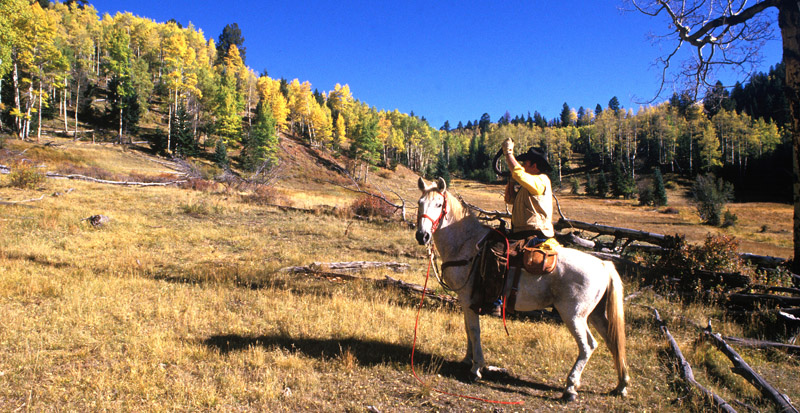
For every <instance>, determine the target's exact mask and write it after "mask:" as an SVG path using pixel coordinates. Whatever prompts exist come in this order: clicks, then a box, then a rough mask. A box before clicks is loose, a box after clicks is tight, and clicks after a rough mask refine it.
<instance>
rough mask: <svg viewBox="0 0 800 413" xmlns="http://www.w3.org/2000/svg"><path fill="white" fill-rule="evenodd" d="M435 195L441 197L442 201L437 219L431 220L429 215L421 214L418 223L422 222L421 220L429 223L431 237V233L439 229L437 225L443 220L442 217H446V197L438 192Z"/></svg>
mask: <svg viewBox="0 0 800 413" xmlns="http://www.w3.org/2000/svg"><path fill="white" fill-rule="evenodd" d="M437 194H438V195H439V196H441V197H442V199H444V201H442V210H441V212H440V213H439V217H438V218H436V219H433V218H431V216H430V215H428V214H424V213H423V214H422V216H421V217H420V218H419V220H420V222H421V221H422V219H427V220H428V221H430V222H431V236H433V233H434V232H436V229H438V228H439V225H440V224H441V223H442V220H444V217H445V216H446V215H447V195H446V194H445V193H439V192H437Z"/></svg>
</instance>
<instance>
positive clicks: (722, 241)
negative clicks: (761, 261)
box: [657, 234, 752, 286]
mask: <svg viewBox="0 0 800 413" xmlns="http://www.w3.org/2000/svg"><path fill="white" fill-rule="evenodd" d="M675 240H676V242H675V246H674V247H672V248H670V249H669V250H668V252H666V253H665V254H663V255H662V256H661V258H660V260H659V262H658V263H657V266H658V267H659V268H660V269H661V270H665V271H667V272H668V273H672V274H675V275H676V276H678V277H680V278H681V283H682V284H683V285H684V286H686V285H691V283H692V281H693V280H692V279H691V277H690V276H689V274H691V273H692V271H696V270H705V271H716V272H742V273H749V272H751V271H752V270H750V269H749V268H747V267H746V266H745V263H744V261H743V260H742V258H741V257H740V256H739V252H738V250H739V241H738V240H737V239H736V238H735V237H733V236H728V235H724V234H722V235H712V234H708V235H707V236H706V239H705V241H704V242H703V244H702V245H690V244H687V243H686V240H685V239H684V238H683V237H677V236H676V238H675Z"/></svg>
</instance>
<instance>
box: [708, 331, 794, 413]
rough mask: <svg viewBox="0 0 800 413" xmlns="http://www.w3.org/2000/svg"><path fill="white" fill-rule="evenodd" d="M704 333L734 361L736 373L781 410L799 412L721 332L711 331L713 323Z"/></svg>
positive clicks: (733, 369)
mask: <svg viewBox="0 0 800 413" xmlns="http://www.w3.org/2000/svg"><path fill="white" fill-rule="evenodd" d="M703 335H704V336H705V337H707V338H709V339H711V343H712V344H714V346H715V347H717V348H718V349H719V350H720V351H721V352H722V353H723V354H725V355H726V356H727V357H728V359H729V360H730V361H731V362H732V363H733V368H731V371H733V372H734V373H736V374H738V375H740V376H742V377H744V378H745V379H746V380H747V381H748V382H750V384H752V385H753V386H754V387H755V388H756V389H758V391H760V392H761V394H762V395H763V396H764V397H765V398H767V399H769V400H772V402H773V403H775V404H777V405H778V406H779V407H780V411H781V412H794V413H797V409H795V408H794V406H792V403H791V402H790V401H789V398H788V397H786V395H784V394H783V393H781V392H779V391H778V390H776V389H775V388H774V387H772V385H770V384H769V383H767V381H766V380H764V378H763V377H761V376H760V375H759V374H758V373H756V372H755V371H754V370H753V369H752V368H751V367H750V365H749V364H747V362H745V361H744V359H743V358H742V357H741V356H740V355H739V353H737V352H736V350H734V349H733V348H731V346H729V345H728V343H726V342H725V340H723V339H722V337H721V336H720V335H719V333H713V332H712V331H711V325H710V324H709V327H708V329H706V330H705V331H703Z"/></svg>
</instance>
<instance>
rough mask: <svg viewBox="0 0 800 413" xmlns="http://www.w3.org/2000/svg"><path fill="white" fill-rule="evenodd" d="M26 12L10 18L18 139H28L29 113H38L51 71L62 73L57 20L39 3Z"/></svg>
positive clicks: (63, 68) (63, 64) (62, 62)
mask: <svg viewBox="0 0 800 413" xmlns="http://www.w3.org/2000/svg"><path fill="white" fill-rule="evenodd" d="M26 12H27V13H23V14H21V15H18V16H14V23H13V24H14V26H15V27H16V28H17V30H18V31H17V34H18V36H17V39H16V41H15V45H14V46H15V47H14V49H12V58H13V64H14V69H13V76H12V79H13V80H14V103H15V108H14V109H13V110H12V111H11V114H12V115H13V116H14V117H16V122H17V124H16V126H17V136H18V137H19V138H21V139H28V137H29V136H30V124H31V119H32V113H33V112H39V113H41V107H42V103H43V99H44V98H45V96H44V95H43V93H42V89H43V85H44V83H45V82H47V81H48V80H50V78H51V74H52V73H53V71H55V70H59V71H65V70H66V61H65V60H64V58H63V55H62V54H61V52H60V51H59V50H58V48H57V47H56V46H55V38H56V35H57V33H58V25H59V23H60V17H59V16H57V15H56V14H55V12H54V11H53V12H51V11H48V10H44V9H42V8H41V7H40V6H39V3H33V4H32V5H31V6H30V7H29V8H28V9H27V10H26ZM62 66H63V67H62ZM20 76H22V77H20ZM37 104H38V108H37ZM40 123H41V122H40ZM37 136H38V135H37Z"/></svg>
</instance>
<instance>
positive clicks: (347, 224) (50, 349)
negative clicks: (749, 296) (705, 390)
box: [0, 137, 800, 411]
mask: <svg viewBox="0 0 800 413" xmlns="http://www.w3.org/2000/svg"><path fill="white" fill-rule="evenodd" d="M281 146H282V148H283V149H282V155H281V156H282V159H283V163H284V165H285V169H284V171H283V174H282V178H281V179H280V180H279V181H278V182H277V184H276V187H277V189H276V191H278V192H279V193H280V196H274V195H270V196H268V197H267V198H268V199H266V200H267V201H269V202H266V203H265V202H263V201H264V200H265V199H263V198H259V197H254V196H253V193H252V192H251V189H249V188H248V187H247V186H237V185H234V184H232V183H226V184H222V183H219V184H213V183H210V182H208V183H207V184H203V185H201V184H200V181H198V182H194V183H193V184H192V185H190V186H183V187H176V186H166V187H163V186H153V187H128V186H121V185H109V184H99V183H95V182H86V181H82V180H76V179H46V180H44V181H41V182H39V183H38V184H37V185H35V186H34V187H31V188H24V189H21V188H16V187H9V186H6V185H5V183H6V182H7V179H8V174H3V175H0V180H2V183H3V185H0V201H2V202H0V214H1V215H0V233H2V234H3V236H2V237H0V312H2V314H3V315H4V316H3V328H2V329H0V343H3V345H2V346H0V347H1V348H0V381H2V383H3V386H0V409H2V410H9V411H10V410H16V409H31V410H51V409H54V408H56V406H58V408H59V409H64V410H74V411H86V410H169V411H171V410H215V411H231V410H237V411H308V410H313V411H363V410H365V409H367V408H368V407H369V406H373V407H372V408H373V410H379V411H466V410H476V409H477V410H485V409H490V408H492V406H489V405H486V404H483V403H481V402H477V401H474V400H469V399H462V398H458V397H452V396H443V395H439V394H438V393H435V392H432V390H431V388H430V387H429V386H434V387H436V388H437V389H441V390H445V391H448V392H451V393H457V394H464V395H469V396H478V397H482V398H487V399H492V400H502V401H523V402H524V403H525V404H524V405H521V406H517V407H515V408H514V409H513V410H514V411H562V410H563V409H564V408H565V406H564V405H563V404H562V403H561V402H559V401H558V398H559V397H560V393H561V390H562V386H563V383H564V375H565V374H566V371H568V369H569V367H570V366H571V364H572V362H573V360H574V342H573V341H572V340H573V339H572V337H571V336H570V335H569V333H568V331H567V330H566V329H565V328H564V327H563V326H561V325H559V324H557V323H554V322H551V321H532V322H525V321H524V320H522V319H516V318H515V319H511V320H508V328H509V330H510V332H511V335H510V336H506V333H505V330H504V327H503V324H502V321H501V320H498V319H493V318H486V319H485V320H483V323H482V334H483V337H484V345H485V351H486V354H487V357H488V359H489V361H490V363H495V364H498V365H501V366H503V367H506V368H508V369H509V372H508V373H506V374H500V375H497V376H492V375H488V376H487V378H486V379H485V380H484V381H481V382H479V383H476V384H469V383H468V381H467V380H466V377H465V375H464V373H465V371H466V368H464V367H462V366H461V365H460V364H459V363H458V360H460V359H461V357H463V348H464V341H465V340H464V335H463V331H464V327H463V316H462V315H461V314H460V313H459V312H458V311H454V309H453V308H452V307H449V306H446V305H444V306H443V305H441V304H437V303H436V302H429V303H428V304H426V305H425V306H424V307H423V308H422V311H421V319H420V328H419V333H420V336H419V341H418V342H417V347H416V356H415V357H416V372H417V374H418V375H419V376H420V377H421V379H422V380H424V382H425V383H426V384H425V385H422V384H420V383H418V382H417V381H416V380H415V379H414V378H413V376H412V374H411V366H410V363H409V361H410V359H409V355H410V353H411V347H412V333H413V331H414V328H415V317H416V311H417V304H418V303H419V301H418V296H411V295H407V294H405V293H403V292H401V291H399V290H396V289H386V288H382V287H381V284H380V283H379V282H378V280H382V279H384V277H385V276H386V275H389V276H391V277H393V278H398V279H400V280H403V281H405V282H408V283H415V284H423V283H424V282H425V273H426V260H425V254H424V248H422V247H420V246H419V245H417V243H416V241H415V240H414V236H413V231H411V230H409V229H408V228H407V227H406V226H404V225H399V224H396V223H391V222H388V223H387V222H383V221H380V220H378V221H373V222H369V221H364V220H360V219H355V218H354V217H352V216H351V215H349V214H347V213H346V212H344V211H342V210H339V212H336V213H333V214H330V213H323V212H321V211H322V209H321V208H314V207H315V206H319V205H329V206H347V205H349V204H350V203H351V202H352V201H353V200H354V199H356V198H357V197H358V196H359V194H357V193H354V192H352V191H348V190H346V189H343V188H341V187H339V186H335V185H331V184H328V183H325V182H323V180H324V181H333V182H338V183H341V184H342V185H347V184H348V180H347V179H346V178H345V177H343V176H341V175H338V174H336V173H335V171H336V170H338V167H334V166H333V165H335V164H338V165H339V166H340V167H343V166H345V163H346V160H343V159H342V158H336V157H332V156H330V155H329V154H327V153H326V152H318V151H317V150H316V149H314V148H311V147H309V146H307V145H305V144H303V143H300V142H298V141H295V140H292V139H284V140H282V141H281ZM22 158H25V159H28V160H32V161H34V162H33V163H34V164H35V165H39V166H42V168H37V169H43V170H59V169H62V168H63V169H64V171H65V172H66V171H67V170H71V171H73V173H81V174H84V175H97V177H102V178H104V179H111V180H131V179H130V178H135V179H134V180H137V181H145V180H148V181H159V182H165V181H173V180H176V179H180V178H181V175H179V174H178V172H179V171H180V170H181V167H180V165H178V164H176V163H174V162H171V161H169V160H166V159H163V158H159V157H154V156H152V155H150V154H149V153H148V152H147V151H146V150H143V149H142V148H135V147H123V146H119V145H105V144H103V145H101V144H91V143H85V142H73V141H71V140H67V139H61V138H49V137H48V138H46V139H43V140H42V142H40V144H31V143H22V142H19V141H17V140H14V139H10V140H7V141H6V148H5V149H3V150H2V152H0V159H2V161H0V164H3V165H17V164H18V163H17V162H18V161H20V160H21V159H22ZM195 162H196V163H197V165H199V167H200V168H201V169H202V168H210V165H209V164H210V163H209V162H208V161H206V160H203V159H198V160H195ZM12 167H16V166H12ZM371 176H372V177H373V178H374V181H372V180H371V182H372V184H371V185H372V186H371V187H369V188H371V189H372V190H376V191H377V190H378V189H381V190H382V191H383V192H384V193H386V194H387V196H388V197H389V198H390V199H393V198H392V195H391V192H390V191H396V192H397V193H398V194H400V196H401V197H403V199H405V201H406V203H407V205H408V206H409V212H410V218H411V219H413V216H414V211H413V209H411V207H413V206H414V205H415V201H416V198H417V196H418V195H417V193H418V190H417V189H416V179H417V178H416V176H415V175H414V174H413V173H411V172H409V171H407V170H405V169H403V168H402V167H398V169H397V171H388V170H376V171H374V172H373V173H371ZM190 187H194V188H195V189H190ZM361 187H362V188H368V187H367V186H364V185H362V186H361ZM452 189H453V191H455V192H458V193H459V194H461V195H463V196H464V197H465V198H466V199H469V200H470V202H472V203H475V204H478V205H481V206H483V207H484V208H487V209H492V208H499V207H500V205H498V203H499V190H500V189H501V187H500V186H487V185H483V184H476V183H474V182H470V181H461V180H456V181H454V183H453V185H452ZM673 196H675V194H673ZM560 199H561V201H562V208H563V209H564V210H565V213H566V214H568V215H569V216H570V217H572V218H575V219H584V220H588V221H602V222H604V223H607V224H619V225H624V226H626V227H634V228H637V227H638V226H639V224H641V225H642V227H644V228H659V227H658V225H664V227H663V228H665V230H664V232H666V233H669V232H671V231H674V230H675V229H678V228H682V229H685V230H688V229H691V228H694V227H697V226H696V225H693V223H692V220H696V218H694V217H693V215H692V214H691V213H690V207H689V206H688V205H681V204H679V203H678V202H677V201H674V204H675V205H676V206H675V208H677V209H678V210H679V213H678V214H674V215H667V214H661V213H659V212H656V211H652V210H651V208H650V209H648V208H644V207H636V206H633V205H632V203H631V202H629V201H623V200H616V201H608V200H595V199H588V198H585V197H583V196H572V195H567V194H562V195H560ZM276 201H279V202H281V203H283V204H285V205H292V206H295V207H297V208H304V209H313V210H315V211H318V212H314V211H312V212H304V211H299V210H286V209H281V208H279V207H276V206H274V203H275V202H276ZM745 207H746V206H743V208H745ZM778 210H779V213H781V214H784V213H787V212H786V211H785V210H782V209H780V208H778ZM97 214H102V215H105V216H108V217H109V218H110V221H109V222H108V223H107V224H106V225H105V226H99V227H94V226H93V225H92V224H90V221H89V220H87V219H86V218H89V217H91V216H93V215H97ZM601 214H602V215H601ZM746 216H747V215H745V214H742V218H741V219H742V221H745V219H746ZM592 217H594V218H592ZM599 218H602V220H601V219H599ZM662 221H663V222H662ZM740 222H741V221H740ZM762 222H763V221H762ZM771 222H774V221H771ZM787 222H788V221H787ZM758 224H759V223H756V222H752V223H747V224H746V225H747V227H745V228H748V227H749V226H756V225H758ZM742 225H744V222H742ZM768 225H769V228H773V227H772V225H773V224H772V223H770V224H768ZM698 228H700V230H699V231H698V236H699V237H701V238H702V237H703V236H704V232H705V231H702V229H703V228H704V227H698ZM774 228H781V227H779V226H776V227H774ZM778 235H780V234H778ZM787 237H788V235H787ZM773 244H774V241H771V240H767V242H765V241H764V240H762V241H761V242H760V243H759V244H758V245H762V246H764V248H766V249H770V248H777V246H775V245H773ZM342 261H383V262H387V261H399V262H405V263H408V264H409V265H410V269H409V270H408V271H405V272H401V273H394V272H390V273H387V272H386V271H381V270H371V271H366V272H363V273H361V274H359V275H358V276H359V277H363V279H355V280H351V281H347V280H348V278H347V277H345V276H341V277H332V276H327V277H324V276H314V275H303V274H292V273H286V272H282V271H280V269H282V268H285V267H290V266H305V265H309V264H310V263H312V262H323V263H324V262H342ZM625 283H626V294H628V295H629V296H630V297H632V298H631V300H630V301H629V302H628V304H627V305H626V312H627V319H628V320H627V321H628V323H629V325H630V326H631V327H630V328H629V329H628V337H629V342H628V353H629V354H630V359H629V363H630V366H631V372H632V373H631V375H632V386H631V388H630V396H629V397H628V398H627V399H621V398H617V397H613V396H610V395H608V394H606V392H608V391H610V390H611V388H612V387H613V384H612V383H613V382H614V373H613V369H612V368H611V356H610V354H609V352H608V351H607V349H606V348H605V347H604V346H603V347H601V348H600V349H599V350H598V351H597V352H596V353H595V354H596V355H595V356H594V357H593V358H592V361H591V362H590V363H589V367H588V368H587V370H586V372H585V374H584V376H583V383H584V384H583V386H584V387H583V388H582V390H581V392H580V397H579V400H578V401H577V402H575V403H574V404H572V405H570V406H569V408H571V409H572V408H574V409H576V410H584V411H608V410H614V411H644V410H658V411H687V410H688V411H702V410H704V409H705V408H706V407H707V406H706V405H705V403H704V402H703V401H702V399H700V398H694V397H691V396H689V395H688V393H687V392H686V391H685V390H683V387H682V386H681V385H679V384H678V381H677V375H676V373H675V370H673V368H672V367H671V363H670V362H669V361H668V358H666V357H665V355H664V348H665V344H664V340H663V338H662V336H661V335H660V333H659V330H658V326H657V325H655V324H654V322H653V318H652V314H651V311H650V310H648V309H647V307H646V306H651V307H657V308H659V310H660V311H661V315H662V317H663V318H664V319H665V320H666V321H667V322H668V324H669V326H670V331H671V332H672V334H673V335H675V336H676V338H677V340H679V342H680V343H681V346H682V349H683V351H684V353H685V354H686V355H687V357H688V358H689V359H690V361H691V362H692V364H693V365H694V366H696V367H695V368H696V370H695V375H696V376H697V377H698V380H700V381H702V382H703V383H705V384H706V385H709V386H713V388H714V390H715V391H716V392H718V393H719V394H721V395H722V396H723V397H725V398H726V399H728V400H734V399H736V400H741V401H742V402H743V403H747V404H748V405H752V406H756V408H759V409H762V410H768V409H769V408H770V407H769V404H768V403H767V402H765V401H764V400H762V399H760V398H759V396H758V393H757V392H755V391H754V390H752V388H750V387H748V385H747V384H743V383H742V382H741V379H739V378H738V376H735V375H733V374H732V373H730V372H729V371H728V370H729V369H727V367H726V363H727V361H726V360H724V359H722V360H721V359H720V358H719V355H717V354H715V353H713V350H712V349H711V348H710V345H709V344H707V343H702V342H699V341H697V340H696V337H697V331H698V330H697V328H696V327H695V325H705V324H706V323H707V320H708V319H714V320H715V323H714V327H715V331H719V332H722V333H723V334H725V335H730V336H739V337H755V338H762V337H764V335H765V334H766V330H765V328H766V327H765V326H764V325H762V324H760V322H757V321H753V322H749V323H746V324H739V323H735V322H732V321H731V320H730V319H729V316H728V315H727V314H726V313H724V312H723V311H722V310H721V309H720V308H717V307H706V306H703V305H702V304H701V303H692V302H684V301H680V300H674V301H673V300H671V299H667V298H665V297H664V296H662V295H660V294H656V293H654V292H653V290H652V289H650V288H649V287H648V288H641V286H640V285H639V284H638V282H637V280H635V279H626V280H625ZM429 285H431V284H429ZM436 291H437V292H442V291H441V289H440V288H439V287H436ZM739 351H740V352H741V353H742V355H743V357H745V358H746V359H747V360H748V362H749V363H750V364H751V365H753V366H755V367H756V368H757V369H758V370H759V372H760V373H761V374H762V375H763V376H764V377H765V379H766V380H768V381H769V382H770V383H772V384H773V385H775V386H777V387H779V388H780V389H781V391H783V392H785V393H786V394H788V395H789V396H790V397H791V398H792V399H797V398H798V397H800V388H798V383H797V381H796V380H795V379H794V378H795V377H796V376H797V374H800V371H798V364H797V362H796V360H793V359H791V358H790V357H789V356H788V355H784V354H780V353H774V352H761V351H758V350H754V349H746V348H742V349H739ZM508 410H511V409H508ZM503 411H507V410H506V409H503Z"/></svg>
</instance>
